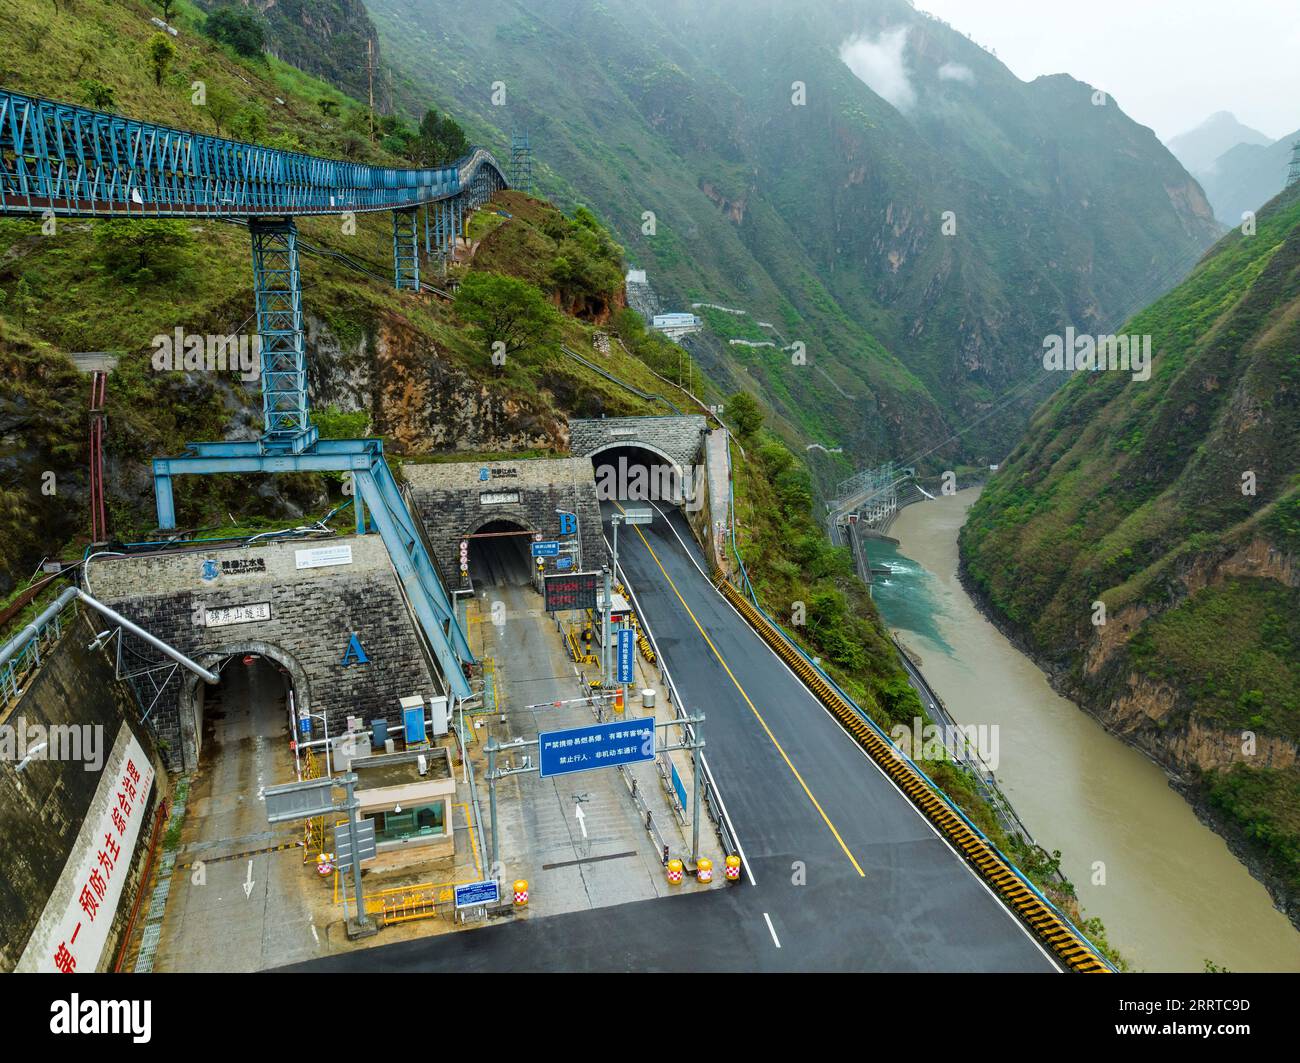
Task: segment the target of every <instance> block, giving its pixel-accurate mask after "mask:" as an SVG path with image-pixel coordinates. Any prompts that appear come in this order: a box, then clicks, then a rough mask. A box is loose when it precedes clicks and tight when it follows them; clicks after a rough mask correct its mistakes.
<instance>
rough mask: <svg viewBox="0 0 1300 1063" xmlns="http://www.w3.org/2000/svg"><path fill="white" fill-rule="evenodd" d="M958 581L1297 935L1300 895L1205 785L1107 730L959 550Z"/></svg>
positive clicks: (975, 603)
mask: <svg viewBox="0 0 1300 1063" xmlns="http://www.w3.org/2000/svg"><path fill="white" fill-rule="evenodd" d="M957 578H958V580H960V582H961V585H962V589H963V590H964V591H965V592H966V595H967V597H968V598H970V600H971V602H972V604H973V605H974V606H975V608H976V609H978V610H979V612H980V615H981V616H983V617H984V618H985V619H986V620H988V621H989V622H990V623H992V624H993V626H994V627H996V628H997V629H998V631H999V632H1001V634H1002V636H1003V637H1004V638H1005V639H1006V640H1007V641H1008V642H1010V643H1011V644H1012V645H1013V646H1015V647H1016V649H1017V650H1019V651H1020V652H1021V653H1022V654H1024V655H1025V656H1026V657H1027V658H1029V660H1031V661H1033V662H1034V663H1035V664H1036V665H1037V666H1038V668H1039V670H1040V671H1042V673H1043V674H1044V675H1045V676H1046V677H1047V681H1048V682H1049V683H1050V684H1051V686H1052V689H1053V690H1055V691H1056V692H1057V693H1058V694H1059V695H1061V697H1063V698H1066V699H1067V700H1068V701H1070V703H1071V704H1073V705H1075V706H1076V707H1078V708H1079V709H1080V711H1082V712H1085V713H1087V714H1088V715H1089V716H1090V717H1092V718H1093V719H1094V720H1096V721H1097V722H1098V725H1099V726H1101V727H1102V728H1103V729H1104V730H1105V731H1106V732H1107V733H1108V734H1110V735H1111V737H1112V738H1114V739H1115V740H1116V741H1118V742H1123V743H1124V744H1125V745H1126V746H1128V747H1129V748H1130V749H1134V750H1136V751H1137V752H1139V753H1141V754H1142V755H1143V756H1144V757H1146V758H1147V759H1148V760H1150V761H1151V762H1152V764H1154V765H1155V766H1156V767H1157V768H1158V769H1159V770H1160V771H1161V772H1163V773H1164V775H1165V777H1166V779H1167V780H1168V783H1169V786H1170V788H1171V789H1173V790H1174V791H1175V792H1177V793H1179V794H1181V795H1182V797H1183V799H1184V800H1185V801H1186V802H1187V803H1188V805H1190V806H1191V809H1192V811H1193V813H1194V814H1195V815H1196V818H1197V819H1198V820H1200V821H1201V823H1202V824H1204V825H1205V826H1206V827H1208V828H1209V829H1210V830H1212V831H1214V833H1215V834H1217V835H1218V836H1219V837H1220V838H1222V839H1223V841H1224V843H1225V844H1226V845H1227V846H1228V849H1229V850H1230V851H1231V852H1232V854H1233V856H1235V857H1236V858H1237V860H1238V861H1239V862H1240V863H1241V864H1242V865H1243V866H1244V867H1245V868H1246V869H1247V870H1248V871H1249V872H1250V874H1251V875H1252V876H1253V877H1254V878H1255V879H1256V880H1257V881H1258V882H1259V883H1260V884H1261V885H1263V886H1264V888H1265V889H1266V890H1268V894H1269V897H1270V899H1271V900H1272V903H1273V907H1274V908H1276V909H1277V910H1278V911H1279V912H1281V913H1282V914H1283V915H1285V916H1286V917H1287V919H1289V920H1290V922H1291V925H1292V926H1293V927H1294V928H1295V929H1296V930H1297V931H1300V897H1296V896H1295V895H1293V894H1292V893H1291V892H1290V891H1289V889H1288V888H1287V885H1286V883H1285V882H1283V881H1282V879H1281V878H1280V877H1279V876H1278V875H1277V874H1275V873H1274V872H1273V870H1272V869H1271V868H1270V867H1269V866H1268V864H1267V863H1265V862H1264V861H1263V860H1261V859H1260V857H1259V854H1258V853H1257V852H1256V851H1255V848H1254V847H1253V846H1252V845H1251V844H1250V842H1249V840H1248V839H1247V838H1246V836H1245V835H1244V834H1243V832H1242V830H1241V827H1240V826H1239V825H1238V824H1236V823H1235V822H1233V821H1232V820H1230V819H1228V818H1227V817H1225V816H1223V815H1222V814H1221V813H1220V812H1219V811H1218V810H1217V809H1216V808H1215V807H1214V806H1213V805H1211V804H1210V802H1209V799H1208V796H1207V794H1206V790H1205V787H1203V786H1202V785H1200V783H1199V782H1197V780H1195V779H1189V778H1186V777H1184V776H1183V775H1181V774H1179V773H1178V772H1177V771H1175V770H1173V769H1171V768H1170V767H1169V766H1168V765H1166V764H1162V763H1161V762H1160V759H1159V758H1158V757H1156V756H1154V755H1153V754H1152V752H1151V751H1150V750H1149V749H1146V748H1144V747H1143V746H1142V745H1141V744H1139V743H1137V742H1134V741H1132V740H1130V739H1129V738H1127V737H1125V736H1124V735H1121V734H1117V733H1116V732H1115V731H1113V730H1111V729H1110V728H1109V727H1106V725H1105V723H1103V722H1102V720H1101V717H1100V714H1099V713H1098V712H1097V711H1096V707H1095V706H1094V705H1092V704H1090V703H1089V701H1088V699H1087V698H1086V697H1083V696H1082V693H1081V691H1079V690H1078V688H1077V687H1076V686H1075V684H1074V683H1073V682H1071V679H1070V676H1069V674H1068V673H1066V672H1063V671H1061V670H1060V669H1059V668H1056V667H1054V665H1053V662H1051V661H1049V660H1048V659H1047V658H1045V657H1044V656H1043V655H1042V654H1041V653H1039V652H1038V651H1037V649H1036V647H1034V646H1033V645H1032V644H1031V643H1030V642H1029V641H1028V640H1027V639H1026V638H1025V637H1024V636H1023V635H1022V634H1021V633H1020V632H1019V631H1017V630H1016V628H1015V627H1014V626H1012V625H1011V624H1009V623H1007V622H1006V619H1005V618H1004V617H1003V616H1002V615H1001V614H1000V613H999V612H998V611H997V609H995V608H994V607H993V604H992V603H991V602H990V601H989V600H988V596H987V595H985V594H984V592H983V591H982V589H981V588H980V586H979V585H978V584H977V583H976V582H975V581H974V580H973V579H971V577H970V573H969V572H968V571H967V569H966V561H965V558H963V557H962V556H961V552H960V550H959V551H958V555H957Z"/></svg>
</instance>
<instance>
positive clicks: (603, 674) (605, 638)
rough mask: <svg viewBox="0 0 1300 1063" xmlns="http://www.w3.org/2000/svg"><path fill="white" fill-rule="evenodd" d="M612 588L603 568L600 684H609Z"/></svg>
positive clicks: (616, 540)
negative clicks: (603, 598) (603, 601)
mask: <svg viewBox="0 0 1300 1063" xmlns="http://www.w3.org/2000/svg"><path fill="white" fill-rule="evenodd" d="M614 564H618V524H617V523H616V524H615V525H614ZM612 594H613V588H612V587H611V586H610V579H609V566H608V565H606V566H605V603H604V604H605V607H604V610H603V614H602V616H601V620H600V683H601V686H605V685H606V684H607V683H608V682H609V624H610V617H609V611H610V598H611V596H612Z"/></svg>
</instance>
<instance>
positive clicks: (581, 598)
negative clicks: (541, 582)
mask: <svg viewBox="0 0 1300 1063" xmlns="http://www.w3.org/2000/svg"><path fill="white" fill-rule="evenodd" d="M600 581H601V574H600V573H599V572H565V573H562V574H558V575H554V576H547V577H546V611H547V612H548V613H556V612H560V611H562V610H565V609H595V608H596V595H597V591H598V590H599V587H600Z"/></svg>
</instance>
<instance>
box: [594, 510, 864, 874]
mask: <svg viewBox="0 0 1300 1063" xmlns="http://www.w3.org/2000/svg"><path fill="white" fill-rule="evenodd" d="M614 504H615V505H618V503H617V502H616V503H614ZM618 508H619V509H620V510H621V509H622V508H623V507H622V506H619V507H618ZM628 527H630V528H631V529H632V530H633V531H634V532H636V534H637V536H638V537H639V538H640V540H641V542H643V543H644V544H645V548H646V549H647V550H649V551H650V556H651V557H652V558H654V562H655V564H656V565H658V566H659V571H660V572H662V573H663V577H664V579H666V580H667V581H668V586H670V587H671V588H672V589H673V593H674V594H675V595H677V600H678V601H679V602H681V603H682V608H683V609H685V610H686V613H687V615H688V616H689V617H690V618H691V622H692V623H693V624H694V625H695V629H696V630H697V631H698V632H699V633H700V637H701V638H703V639H704V641H705V642H707V643H708V645H709V649H711V650H712V651H713V656H715V657H716V658H717V659H718V663H719V664H720V665H722V667H723V668H724V669H726V672H727V675H728V676H730V677H731V681H732V682H733V683H734V684H735V685H736V689H737V690H739V691H740V696H741V697H742V698H744V699H745V704H746V705H748V706H749V709H750V711H751V712H752V713H753V714H754V717H755V719H757V720H758V722H759V726H761V727H762V728H763V731H764V733H765V734H766V735H767V737H768V739H769V740H770V741H771V743H772V745H774V746H775V747H776V751H777V752H778V753H780V754H781V759H782V760H784V761H785V765H786V767H787V768H789V769H790V772H791V774H792V775H794V777H795V778H796V779H797V780H798V781H799V785H800V786H802V787H803V792H804V793H806V794H807V795H808V800H809V801H811V802H812V803H813V808H815V809H817V814H818V815H819V816H821V817H822V820H823V821H824V822H825V823H826V826H827V827H829V828H830V832H831V833H832V834H833V835H835V840H836V841H837V842H839V843H840V848H841V849H843V850H844V855H845V856H847V857H848V858H849V863H851V864H852V865H853V867H854V869H855V870H856V871H857V873H858V874H859V875H861V876H862V877H863V878H866V877H867V873H866V872H865V871H863V870H862V865H861V864H859V863H858V862H857V860H856V859H854V856H853V853H851V852H850V851H849V847H848V846H847V845H846V844H845V843H844V839H843V838H841V837H840V832H839V831H838V830H836V829H835V824H834V823H832V822H831V818H830V816H828V815H827V814H826V812H825V811H824V810H823V809H822V806H821V805H820V804H818V802H817V798H815V797H814V796H813V792H812V791H811V790H810V789H808V784H807V783H806V782H804V781H803V776H802V775H800V774H799V769H798V768H796V767H795V766H794V763H793V762H792V761H791V760H790V758H789V757H788V756H787V755H786V752H785V750H784V749H782V748H781V743H780V742H778V741H777V740H776V735H774V734H773V733H772V729H771V728H770V727H768V725H767V721H766V720H765V719H763V714H762V713H761V712H759V711H758V706H756V705H755V704H754V703H753V701H751V700H750V697H749V695H748V694H746V693H745V688H744V687H742V686H741V685H740V680H738V679H737V678H736V676H735V674H734V673H733V672H732V671H731V666H730V665H728V664H727V662H726V659H725V658H724V657H723V656H722V654H721V653H719V652H718V647H717V646H715V645H714V644H713V640H712V639H711V638H709V635H708V632H707V631H705V630H704V628H703V626H702V625H701V624H700V622H699V620H697V619H696V618H695V614H694V613H693V612H692V611H691V607H690V606H689V605H687V604H686V599H685V598H683V597H682V592H681V591H679V590H678V589H677V584H676V583H674V582H673V578H672V576H670V575H668V572H667V570H666V569H665V568H664V566H663V562H661V561H660V560H659V555H658V554H656V553H655V550H654V547H653V546H651V545H650V543H649V541H648V540H647V539H646V537H645V536H644V535H643V534H642V533H641V529H640V528H638V527H637V526H636V525H635V524H630V525H628Z"/></svg>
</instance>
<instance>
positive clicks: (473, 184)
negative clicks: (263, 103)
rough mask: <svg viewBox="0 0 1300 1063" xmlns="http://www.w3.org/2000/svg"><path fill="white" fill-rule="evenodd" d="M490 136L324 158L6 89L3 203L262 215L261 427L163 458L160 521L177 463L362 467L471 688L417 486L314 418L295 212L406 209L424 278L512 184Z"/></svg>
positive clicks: (407, 578)
mask: <svg viewBox="0 0 1300 1063" xmlns="http://www.w3.org/2000/svg"><path fill="white" fill-rule="evenodd" d="M508 187H509V182H508V181H507V179H506V176H505V173H504V172H503V170H502V169H501V167H500V166H499V165H498V164H497V162H496V160H495V159H494V158H493V157H492V155H491V153H490V152H487V151H485V150H483V149H482V148H475V149H474V150H472V151H471V152H470V153H469V154H468V155H466V156H465V157H464V158H462V159H459V160H457V161H456V162H455V163H453V164H451V165H450V166H440V167H433V168H429V169H418V170H407V169H399V168H395V167H388V166H369V165H365V164H363V163H355V162H345V161H341V160H338V159H322V158H317V157H315V156H312V155H305V154H302V153H299V152H291V151H280V150H277V149H274V148H267V147H262V146H260V145H257V144H245V143H241V142H239V141H234V140H226V139H223V138H221V137H213V136H208V135H206V134H202V133H194V132H190V131H187V130H183V129H173V128H169V127H167V126H160V125H155V124H153V123H150V122H139V121H135V120H133V119H129V118H124V117H122V116H121V115H115V114H105V113H103V112H100V111H92V110H89V109H87V108H84V107H77V106H73V105H71V104H66V103H57V102H55V101H52V100H46V99H40V98H38V97H33V96H25V95H22V94H19V93H15V92H9V91H7V90H5V89H0V216H4V217H29V218H48V217H69V218H114V219H153V218H187V217H210V218H229V219H239V220H241V221H244V222H246V224H247V225H248V229H249V233H250V235H251V238H252V252H253V256H252V257H253V289H254V296H255V301H256V311H257V331H258V334H259V335H260V337H261V343H262V351H261V383H262V424H263V431H262V435H261V437H260V438H259V439H257V440H253V441H247V442H233V441H227V442H215V443H188V444H186V448H185V453H184V454H182V455H181V456H180V457H175V458H157V459H155V460H154V463H153V476H154V494H155V498H156V503H157V509H158V526H159V527H160V528H162V529H169V528H175V527H176V511H175V505H174V501H173V495H172V478H173V477H174V476H185V475H198V476H209V475H215V474H219V473H276V472H325V471H329V472H350V473H351V474H352V477H353V484H354V487H355V495H354V498H355V504H356V514H357V531H358V533H365V532H366V530H367V513H368V514H369V517H370V521H371V523H372V525H373V527H375V528H377V529H378V531H379V533H380V535H381V536H382V537H383V541H384V545H385V546H386V547H387V548H388V553H389V555H390V556H391V558H392V561H393V566H394V568H395V569H396V570H397V574H398V578H399V579H400V580H401V584H402V587H403V589H404V591H405V593H406V596H407V599H408V600H409V601H410V603H411V607H412V609H413V611H414V613H415V615H416V618H417V619H418V621H419V624H420V628H421V630H422V632H423V634H424V636H425V638H426V639H427V641H428V644H429V648H430V649H431V650H432V652H433V654H434V655H435V657H436V658H437V660H438V663H439V665H440V667H441V669H442V672H443V676H444V678H445V681H446V683H447V685H448V688H449V690H450V691H451V692H452V693H453V694H454V695H455V696H456V697H457V698H467V697H469V696H470V694H471V691H470V686H469V682H468V680H467V679H466V676H465V672H464V668H463V666H464V665H465V664H471V663H473V660H474V657H473V654H472V653H471V652H470V648H469V643H468V642H467V640H466V638H465V632H464V630H463V629H462V627H461V625H460V623H459V622H458V620H457V618H456V610H455V607H454V605H453V604H452V601H451V599H450V598H449V596H448V594H447V591H446V588H445V587H444V585H443V582H442V580H441V579H440V578H439V573H438V570H437V568H436V566H435V563H434V560H433V558H432V555H431V554H430V552H429V550H428V547H427V545H426V543H425V541H424V536H423V530H422V529H421V528H420V527H419V525H418V523H417V521H416V519H415V518H414V517H413V516H412V514H411V512H410V510H409V509H408V508H407V506H406V504H405V501H404V500H403V498H402V495H401V492H400V490H399V488H398V486H397V481H396V480H395V479H394V477H393V474H392V471H391V470H390V469H389V468H388V464H387V462H386V461H385V460H384V454H383V443H382V441H381V440H378V439H331V440H323V439H320V438H319V437H318V432H317V430H316V428H315V427H313V426H312V423H311V411H310V407H309V405H308V400H307V351H306V344H305V340H304V336H303V325H302V280H301V275H300V273H299V267H298V229H297V225H296V223H295V221H294V219H295V217H296V216H298V215H304V214H359V213H363V212H373V211H381V210H387V211H391V212H392V215H393V280H394V284H395V286H396V287H397V288H398V289H404V290H411V291H416V292H418V291H419V290H420V242H421V241H420V221H421V216H423V222H424V241H423V242H424V253H425V256H426V257H427V258H431V257H432V256H433V255H435V254H436V255H437V256H438V257H439V259H440V260H442V261H445V260H446V257H447V256H448V255H449V254H450V252H451V251H452V249H453V248H454V246H455V239H456V234H457V233H459V232H460V231H461V230H462V228H463V226H464V223H465V219H466V217H467V216H468V214H469V212H470V211H472V210H474V209H475V208H477V207H478V206H480V205H481V204H483V203H485V202H486V201H487V200H489V199H490V198H491V197H492V195H493V193H495V192H496V191H498V190H500V189H503V188H508Z"/></svg>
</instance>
